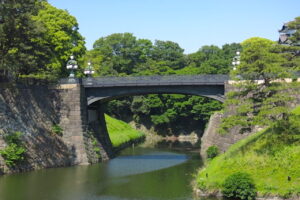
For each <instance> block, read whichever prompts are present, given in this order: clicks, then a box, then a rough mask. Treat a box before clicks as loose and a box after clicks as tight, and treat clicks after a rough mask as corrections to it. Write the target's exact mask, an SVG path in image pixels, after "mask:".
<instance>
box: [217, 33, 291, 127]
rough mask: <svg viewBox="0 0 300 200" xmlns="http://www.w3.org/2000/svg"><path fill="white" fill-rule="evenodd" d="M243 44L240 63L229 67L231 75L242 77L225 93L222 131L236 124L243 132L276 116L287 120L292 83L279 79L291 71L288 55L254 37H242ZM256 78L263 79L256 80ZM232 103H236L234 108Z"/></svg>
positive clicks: (271, 121)
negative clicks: (228, 114)
mask: <svg viewBox="0 0 300 200" xmlns="http://www.w3.org/2000/svg"><path fill="white" fill-rule="evenodd" d="M242 47H243V52H242V54H241V64H240V65H239V66H238V67H237V69H236V70H234V71H232V77H233V78H234V79H235V80H239V79H241V78H242V79H245V80H243V81H239V82H238V83H237V84H235V85H234V86H235V87H236V89H237V90H238V91H235V92H233V93H230V94H228V96H227V100H226V102H225V105H226V106H225V112H228V113H231V114H230V116H228V117H226V118H224V119H223V120H222V125H221V130H220V131H221V132H227V131H228V130H229V129H231V128H232V127H237V126H239V127H242V129H241V132H245V131H248V130H251V127H253V126H256V125H260V126H266V125H267V126H268V125H271V124H272V123H273V121H275V120H280V119H282V120H286V119H287V118H288V116H289V111H290V110H289V107H288V103H289V102H291V100H293V98H292V92H291V90H290V89H291V88H293V87H294V86H293V85H294V84H288V83H286V82H284V81H282V80H283V79H284V78H286V77H291V75H290V74H289V73H288V72H289V71H290V70H289V69H288V68H286V66H285V63H286V62H288V61H287V58H286V57H285V55H284V54H282V53H279V52H278V51H277V50H278V45H276V44H275V43H274V42H273V41H270V40H267V39H263V38H257V37H256V38H250V39H248V40H245V41H244V42H243V43H242ZM257 80H260V81H262V82H261V83H259V84H258V83H257ZM274 80H277V81H274ZM279 81H281V82H279ZM237 100H239V102H238V103H237V102H236V101H237ZM234 104H236V105H237V106H235V109H234V110H233V109H232V105H234Z"/></svg>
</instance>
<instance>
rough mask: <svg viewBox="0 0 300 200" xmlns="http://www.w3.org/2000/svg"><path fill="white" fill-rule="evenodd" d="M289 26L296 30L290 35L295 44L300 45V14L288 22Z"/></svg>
mask: <svg viewBox="0 0 300 200" xmlns="http://www.w3.org/2000/svg"><path fill="white" fill-rule="evenodd" d="M288 27H289V28H290V29H292V30H296V32H295V33H294V34H293V35H292V36H291V37H290V39H291V41H292V42H293V44H294V45H298V46H299V45H300V16H299V17H296V18H295V20H294V21H291V22H289V23H288Z"/></svg>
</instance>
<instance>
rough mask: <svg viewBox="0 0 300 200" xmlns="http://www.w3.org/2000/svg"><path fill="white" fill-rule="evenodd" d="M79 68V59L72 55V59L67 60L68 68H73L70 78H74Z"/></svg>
mask: <svg viewBox="0 0 300 200" xmlns="http://www.w3.org/2000/svg"><path fill="white" fill-rule="evenodd" d="M77 68H78V65H77V61H76V60H74V56H73V55H72V56H70V60H69V61H68V62H67V69H68V70H71V72H70V75H69V78H74V77H75V74H74V71H75V70H76V69H77Z"/></svg>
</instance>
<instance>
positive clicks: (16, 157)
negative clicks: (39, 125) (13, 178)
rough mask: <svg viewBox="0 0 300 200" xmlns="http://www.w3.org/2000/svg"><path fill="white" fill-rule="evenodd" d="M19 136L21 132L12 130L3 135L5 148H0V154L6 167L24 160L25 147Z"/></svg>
mask: <svg viewBox="0 0 300 200" xmlns="http://www.w3.org/2000/svg"><path fill="white" fill-rule="evenodd" d="M21 137H22V133H21V132H14V133H10V134H7V135H5V136H4V140H5V142H6V143H7V146H6V147H5V149H3V150H0V155H1V156H2V157H3V158H4V160H5V163H6V165H7V166H8V167H13V166H15V165H16V164H17V163H18V162H20V161H22V160H24V153H25V152H26V149H25V148H24V146H23V144H22V141H21Z"/></svg>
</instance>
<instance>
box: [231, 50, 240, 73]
mask: <svg viewBox="0 0 300 200" xmlns="http://www.w3.org/2000/svg"><path fill="white" fill-rule="evenodd" d="M239 64H241V56H240V52H239V51H237V52H236V55H235V56H234V57H233V58H232V65H233V70H236V67H237V66H238V65H239Z"/></svg>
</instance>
